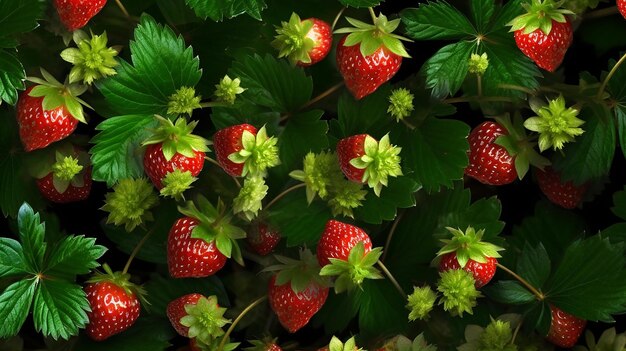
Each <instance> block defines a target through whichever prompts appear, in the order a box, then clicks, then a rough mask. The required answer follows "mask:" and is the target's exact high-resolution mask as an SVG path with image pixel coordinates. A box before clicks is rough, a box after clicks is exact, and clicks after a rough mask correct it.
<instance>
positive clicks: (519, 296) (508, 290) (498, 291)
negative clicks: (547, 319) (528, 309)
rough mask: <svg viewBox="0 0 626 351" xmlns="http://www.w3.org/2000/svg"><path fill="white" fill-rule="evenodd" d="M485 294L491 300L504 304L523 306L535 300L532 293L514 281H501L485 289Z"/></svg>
mask: <svg viewBox="0 0 626 351" xmlns="http://www.w3.org/2000/svg"><path fill="white" fill-rule="evenodd" d="M483 292H485V294H486V295H487V296H488V297H489V298H490V299H493V300H494V301H497V302H500V303H504V304H511V305H522V304H526V303H529V302H533V301H534V300H535V296H534V295H533V294H532V293H531V292H530V291H528V290H527V289H526V288H525V287H523V286H522V285H521V284H520V283H519V282H517V281H514V280H500V281H498V282H495V283H494V284H491V285H489V286H487V287H485V288H483Z"/></svg>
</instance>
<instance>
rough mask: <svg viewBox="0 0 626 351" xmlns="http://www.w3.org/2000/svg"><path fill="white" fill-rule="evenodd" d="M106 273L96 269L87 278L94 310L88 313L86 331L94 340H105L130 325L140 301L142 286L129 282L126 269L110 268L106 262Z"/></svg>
mask: <svg viewBox="0 0 626 351" xmlns="http://www.w3.org/2000/svg"><path fill="white" fill-rule="evenodd" d="M103 268H104V270H105V273H97V274H96V275H95V276H94V277H93V278H91V279H90V280H88V284H87V285H86V286H85V288H84V290H85V293H86V294H87V301H89V307H90V308H91V311H90V312H89V313H87V316H88V317H89V324H88V325H87V328H86V331H87V335H89V337H90V338H92V339H93V340H95V341H102V340H105V339H107V338H109V337H110V336H112V335H115V334H118V333H121V332H123V331H124V330H126V329H128V328H130V327H131V326H132V325H133V324H134V323H135V321H136V320H137V318H139V311H140V307H141V304H140V303H139V298H138V296H139V297H141V296H142V294H143V293H144V292H143V290H142V289H141V288H140V287H138V286H136V285H134V284H132V283H131V282H129V278H130V275H129V274H127V273H121V272H115V273H113V271H111V268H109V266H108V265H106V264H104V265H103Z"/></svg>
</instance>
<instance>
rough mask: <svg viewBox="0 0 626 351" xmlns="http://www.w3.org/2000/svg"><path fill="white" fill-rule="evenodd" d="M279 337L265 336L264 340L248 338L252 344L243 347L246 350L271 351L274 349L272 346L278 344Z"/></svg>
mask: <svg viewBox="0 0 626 351" xmlns="http://www.w3.org/2000/svg"><path fill="white" fill-rule="evenodd" d="M276 340H277V338H273V339H272V338H269V337H267V338H263V340H248V342H249V343H250V344H252V346H250V347H244V348H243V349H244V350H246V351H269V350H272V347H273V346H275V345H277V344H276Z"/></svg>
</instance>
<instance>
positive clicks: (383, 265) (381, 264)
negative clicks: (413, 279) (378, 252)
mask: <svg viewBox="0 0 626 351" xmlns="http://www.w3.org/2000/svg"><path fill="white" fill-rule="evenodd" d="M376 264H378V267H380V269H381V270H382V271H383V273H385V276H386V277H387V279H389V281H390V282H391V284H393V286H395V287H396V290H398V292H399V293H400V295H402V297H404V299H407V298H408V295H407V294H406V293H405V292H404V289H402V287H401V286H400V284H398V281H397V280H396V278H394V276H393V274H391V272H389V270H388V269H387V267H386V266H385V264H384V263H382V262H381V261H380V260H378V261H377V262H376Z"/></svg>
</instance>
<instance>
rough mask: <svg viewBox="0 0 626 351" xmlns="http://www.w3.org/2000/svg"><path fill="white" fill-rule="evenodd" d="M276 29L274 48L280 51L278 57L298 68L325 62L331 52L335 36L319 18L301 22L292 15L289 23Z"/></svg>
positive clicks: (294, 14) (284, 23)
mask: <svg viewBox="0 0 626 351" xmlns="http://www.w3.org/2000/svg"><path fill="white" fill-rule="evenodd" d="M281 25H282V27H280V28H276V33H277V35H276V37H275V38H276V39H274V41H272V46H273V47H274V48H276V49H277V50H279V53H278V57H287V58H288V59H289V62H291V63H292V64H296V65H298V66H303V67H306V66H311V65H314V64H316V63H318V62H319V61H321V60H323V59H324V58H325V57H326V55H328V53H329V52H330V49H331V46H332V41H333V36H332V30H331V28H330V25H329V24H328V23H326V22H324V21H322V20H320V19H317V18H307V19H305V20H300V16H298V15H297V14H296V13H292V14H291V17H290V18H289V22H282V23H281Z"/></svg>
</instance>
